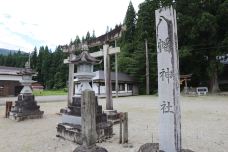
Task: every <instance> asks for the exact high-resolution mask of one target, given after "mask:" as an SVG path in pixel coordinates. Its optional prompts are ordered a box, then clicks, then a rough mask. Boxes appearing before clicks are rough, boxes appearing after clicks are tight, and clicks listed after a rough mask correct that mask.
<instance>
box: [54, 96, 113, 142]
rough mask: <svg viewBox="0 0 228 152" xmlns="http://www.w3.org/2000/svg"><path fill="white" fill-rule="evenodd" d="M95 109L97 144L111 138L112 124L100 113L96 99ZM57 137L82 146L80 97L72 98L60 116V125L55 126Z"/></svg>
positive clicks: (100, 109)
mask: <svg viewBox="0 0 228 152" xmlns="http://www.w3.org/2000/svg"><path fill="white" fill-rule="evenodd" d="M95 107H96V131H97V142H102V141H104V140H106V139H107V138H110V137H112V134H113V129H112V127H113V124H112V122H109V121H108V118H107V115H106V114H105V113H103V112H102V106H101V105H98V101H97V97H96V100H95ZM57 137H62V138H64V139H67V140H70V141H73V142H76V143H77V144H82V139H81V138H82V137H81V96H74V97H73V100H72V103H71V104H70V105H69V106H68V110H65V111H64V113H63V114H62V123H59V124H58V126H57Z"/></svg>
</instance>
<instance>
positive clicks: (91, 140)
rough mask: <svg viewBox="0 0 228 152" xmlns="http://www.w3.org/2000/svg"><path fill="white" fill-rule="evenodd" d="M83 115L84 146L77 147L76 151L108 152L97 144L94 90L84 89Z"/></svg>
mask: <svg viewBox="0 0 228 152" xmlns="http://www.w3.org/2000/svg"><path fill="white" fill-rule="evenodd" d="M81 98H82V99H81V101H82V104H81V117H82V119H81V120H82V122H81V123H82V128H81V129H82V146H79V147H77V148H76V149H75V150H74V152H107V150H106V149H105V148H102V147H98V146H96V140H97V132H96V102H95V100H96V97H95V93H94V91H91V90H88V89H87V90H84V91H82V96H81Z"/></svg>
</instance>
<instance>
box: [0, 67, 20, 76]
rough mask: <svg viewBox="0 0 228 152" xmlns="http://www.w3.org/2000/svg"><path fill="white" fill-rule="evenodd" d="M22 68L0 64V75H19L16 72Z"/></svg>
mask: <svg viewBox="0 0 228 152" xmlns="http://www.w3.org/2000/svg"><path fill="white" fill-rule="evenodd" d="M23 69H24V68H16V67H7V66H0V74H1V75H20V74H18V72H20V71H21V70H23Z"/></svg>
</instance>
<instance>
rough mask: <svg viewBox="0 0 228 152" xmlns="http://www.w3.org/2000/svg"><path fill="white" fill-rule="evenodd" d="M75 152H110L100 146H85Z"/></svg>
mask: <svg viewBox="0 0 228 152" xmlns="http://www.w3.org/2000/svg"><path fill="white" fill-rule="evenodd" d="M73 152H108V151H107V150H106V149H105V148H103V147H99V146H93V147H91V148H87V147H85V146H79V147H77V148H76V149H75V150H74V151H73Z"/></svg>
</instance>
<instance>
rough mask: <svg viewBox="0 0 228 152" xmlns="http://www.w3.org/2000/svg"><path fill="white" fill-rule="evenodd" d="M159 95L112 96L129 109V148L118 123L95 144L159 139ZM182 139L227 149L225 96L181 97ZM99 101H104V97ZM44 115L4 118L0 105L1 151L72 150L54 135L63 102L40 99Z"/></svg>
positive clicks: (206, 148) (116, 148)
mask: <svg viewBox="0 0 228 152" xmlns="http://www.w3.org/2000/svg"><path fill="white" fill-rule="evenodd" d="M157 100H158V98H157V97H156V96H134V97H122V98H117V99H114V107H115V109H117V110H118V111H122V112H128V115H129V116H128V117H129V143H130V144H131V145H132V146H133V147H131V148H124V146H123V145H120V144H118V140H119V136H118V135H119V126H118V125H115V127H114V132H115V135H114V137H113V138H112V139H110V140H108V141H106V142H103V143H101V144H98V145H99V146H102V147H105V148H106V149H107V150H108V151H109V152H136V151H137V150H138V149H139V147H140V146H141V145H142V144H145V143H148V142H152V141H153V142H158V121H159V120H158V102H157ZM181 101H182V143H183V148H184V149H191V150H193V151H195V152H227V151H228V110H227V109H228V97H227V96H201V97H181ZM99 103H100V104H102V105H103V107H104V105H105V100H104V99H99ZM39 105H40V106H41V110H44V111H45V113H44V118H43V119H36V120H25V121H22V122H15V121H12V120H9V119H5V118H3V115H4V108H5V107H4V106H0V151H1V152H72V151H73V150H74V149H75V148H76V147H77V146H78V145H76V144H74V143H72V142H70V141H67V140H63V139H59V138H57V137H56V124H57V123H58V122H60V119H61V117H60V116H59V115H57V114H56V113H57V112H59V109H60V108H63V107H65V106H66V101H64V102H49V103H39Z"/></svg>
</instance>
